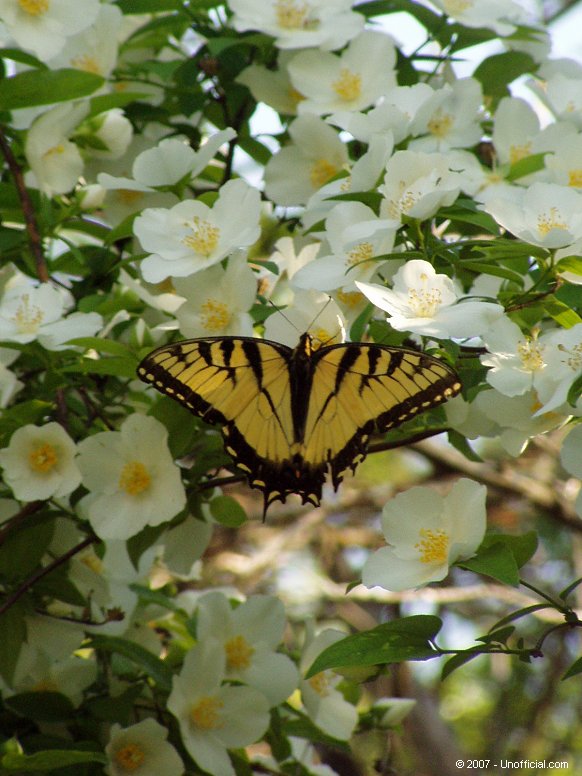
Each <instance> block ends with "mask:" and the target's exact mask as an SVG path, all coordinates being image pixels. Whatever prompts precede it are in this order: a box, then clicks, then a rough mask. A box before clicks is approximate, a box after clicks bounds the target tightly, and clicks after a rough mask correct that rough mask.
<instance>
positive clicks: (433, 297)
mask: <svg viewBox="0 0 582 776" xmlns="http://www.w3.org/2000/svg"><path fill="white" fill-rule="evenodd" d="M420 280H421V281H423V282H424V283H426V282H427V281H428V277H427V276H426V275H425V274H424V273H422V274H421V276H420ZM441 304H442V294H441V292H440V290H439V289H438V288H411V289H409V291H408V305H409V307H410V308H411V310H412V311H413V312H414V314H415V315H416V316H417V317H418V318H434V316H435V315H436V313H437V312H438V311H439V308H440V306H441Z"/></svg>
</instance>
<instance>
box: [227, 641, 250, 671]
mask: <svg viewBox="0 0 582 776" xmlns="http://www.w3.org/2000/svg"><path fill="white" fill-rule="evenodd" d="M224 649H225V651H226V662H227V665H228V668H230V669H231V670H233V671H241V670H244V669H245V668H248V667H249V666H250V664H251V658H252V656H253V655H254V653H255V650H254V647H251V645H250V644H249V642H248V641H247V640H246V639H245V637H244V636H240V635H239V636H233V637H232V638H231V639H229V640H228V641H227V642H226V644H225V645H224Z"/></svg>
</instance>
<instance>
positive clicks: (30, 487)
mask: <svg viewBox="0 0 582 776" xmlns="http://www.w3.org/2000/svg"><path fill="white" fill-rule="evenodd" d="M76 454H77V448H76V447H75V443H74V442H73V440H72V439H71V437H70V436H69V435H68V434H67V432H66V431H65V430H64V429H63V427H62V426H61V425H59V424H58V423H46V424H45V425H44V426H40V427H38V426H32V425H27V426H22V427H21V428H19V429H17V430H16V431H15V432H14V434H12V437H11V439H10V444H9V446H8V447H5V448H4V449H3V450H0V466H2V467H3V468H4V479H5V481H6V483H7V484H8V485H9V486H10V487H11V488H12V492H13V493H14V496H15V497H16V498H17V499H20V500H22V501H34V500H35V499H47V498H51V497H52V496H56V497H60V496H66V495H68V494H69V493H72V492H73V491H74V490H75V488H76V487H77V486H78V485H79V483H80V482H81V473H80V471H79V467H78V466H77V463H76V461H75V455H76Z"/></svg>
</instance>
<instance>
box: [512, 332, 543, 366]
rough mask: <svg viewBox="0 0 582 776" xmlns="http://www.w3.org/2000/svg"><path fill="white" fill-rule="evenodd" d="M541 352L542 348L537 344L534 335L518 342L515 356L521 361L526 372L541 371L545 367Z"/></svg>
mask: <svg viewBox="0 0 582 776" xmlns="http://www.w3.org/2000/svg"><path fill="white" fill-rule="evenodd" d="M543 350H544V346H543V345H540V344H539V342H538V341H537V337H536V336H535V335H534V336H533V337H526V338H525V339H524V340H520V342H518V344H517V355H518V356H519V357H520V359H521V363H522V365H523V368H524V369H527V371H528V372H537V371H538V370H539V369H543V368H544V367H545V365H546V364H545V362H544V359H543V356H542V353H543Z"/></svg>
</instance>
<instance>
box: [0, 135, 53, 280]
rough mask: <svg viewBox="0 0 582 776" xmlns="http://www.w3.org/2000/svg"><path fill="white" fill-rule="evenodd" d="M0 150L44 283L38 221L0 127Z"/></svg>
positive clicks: (43, 264) (44, 272)
mask: <svg viewBox="0 0 582 776" xmlns="http://www.w3.org/2000/svg"><path fill="white" fill-rule="evenodd" d="M0 150H1V151H2V153H3V155H4V159H6V164H7V165H8V169H9V170H10V172H11V173H12V177H13V178H14V185H15V186H16V191H17V192H18V198H19V199H20V204H21V206H22V213H23V215H24V223H25V225H26V232H27V234H28V242H29V244H30V251H31V253H32V256H33V258H34V263H35V265H36V274H37V275H38V279H39V280H40V281H41V282H42V283H46V282H47V281H48V280H49V272H48V267H47V264H46V260H45V257H44V252H43V249H42V240H41V237H40V231H39V229H38V222H37V220H36V214H35V212H34V207H33V205H32V200H31V198H30V195H29V193H28V189H27V188H26V185H25V183H24V176H23V175H22V169H21V168H20V165H19V164H18V162H17V161H16V158H15V156H14V154H13V153H12V149H11V148H10V143H9V142H8V140H7V139H6V135H5V134H4V132H3V131H2V129H1V128H0Z"/></svg>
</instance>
